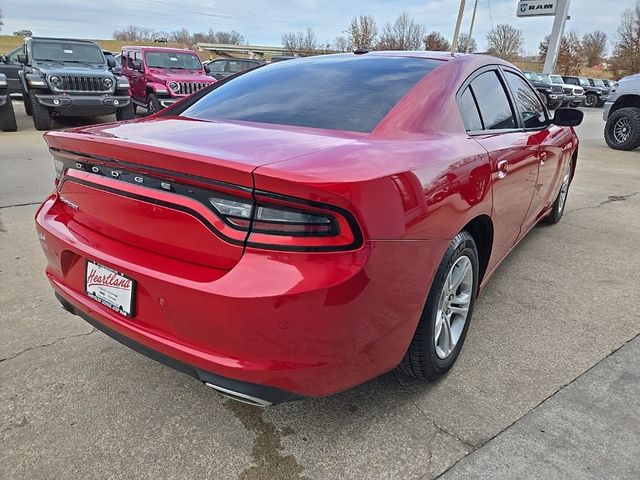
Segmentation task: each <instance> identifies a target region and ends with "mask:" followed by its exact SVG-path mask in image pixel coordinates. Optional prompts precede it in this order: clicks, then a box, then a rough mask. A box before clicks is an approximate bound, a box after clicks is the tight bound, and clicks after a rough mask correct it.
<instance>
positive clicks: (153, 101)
mask: <svg viewBox="0 0 640 480" xmlns="http://www.w3.org/2000/svg"><path fill="white" fill-rule="evenodd" d="M161 109H162V105H160V100H158V96H157V95H156V94H155V93H150V94H149V96H148V97H147V113H148V114H149V115H153V114H154V113H158V112H159V111H160V110H161Z"/></svg>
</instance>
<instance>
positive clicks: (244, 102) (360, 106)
mask: <svg viewBox="0 0 640 480" xmlns="http://www.w3.org/2000/svg"><path fill="white" fill-rule="evenodd" d="M440 64H441V63H440V62H439V61H437V60H425V59H420V58H404V57H375V56H369V57H367V56H354V55H350V56H346V55H345V56H342V55H341V56H325V57H313V58H306V59H299V60H290V61H288V62H278V63H276V64H273V65H268V66H266V67H262V68H259V69H257V70H253V71H251V72H248V73H246V74H244V75H241V76H239V77H236V78H234V79H232V80H230V81H228V82H226V83H222V84H220V85H219V86H218V87H216V88H214V89H213V90H212V91H210V92H209V93H208V94H207V95H205V96H204V97H202V98H201V99H200V100H198V101H197V102H196V103H194V104H193V105H192V106H191V107H189V108H187V109H186V110H185V111H184V112H183V113H182V115H183V116H186V117H190V118H197V119H202V120H243V121H251V122H263V123H274V124H279V125H295V126H300V127H313V128H325V129H332V130H350V131H357V132H370V131H372V130H373V129H374V128H375V126H376V125H377V124H378V123H380V121H381V120H382V119H383V118H384V116H385V115H386V114H387V113H388V112H389V110H391V108H393V106H394V105H395V104H396V103H397V102H398V100H400V98H402V97H403V96H404V95H405V94H406V93H407V92H408V91H409V90H410V89H411V87H413V86H414V85H416V83H418V82H419V81H420V80H421V79H422V78H423V77H424V76H425V75H426V74H428V73H429V72H431V71H432V70H433V69H434V68H436V67H437V66H438V65H440Z"/></svg>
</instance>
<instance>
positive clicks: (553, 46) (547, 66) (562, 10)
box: [542, 0, 571, 74]
mask: <svg viewBox="0 0 640 480" xmlns="http://www.w3.org/2000/svg"><path fill="white" fill-rule="evenodd" d="M570 1H571V0H558V6H557V7H556V17H555V19H554V21H553V29H552V30H551V36H550V37H549V46H548V48H547V58H546V59H545V61H544V69H543V70H542V72H543V73H546V74H552V73H553V72H554V70H555V68H556V62H557V61H558V55H559V54H560V44H561V43H562V37H563V35H564V27H565V25H566V23H567V17H568V16H569V3H570Z"/></svg>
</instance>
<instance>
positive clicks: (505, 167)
mask: <svg viewBox="0 0 640 480" xmlns="http://www.w3.org/2000/svg"><path fill="white" fill-rule="evenodd" d="M497 168H498V178H504V177H506V176H507V173H508V172H509V162H507V161H506V160H500V161H499V162H498V165H497Z"/></svg>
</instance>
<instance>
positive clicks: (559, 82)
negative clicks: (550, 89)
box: [549, 75, 564, 85]
mask: <svg viewBox="0 0 640 480" xmlns="http://www.w3.org/2000/svg"><path fill="white" fill-rule="evenodd" d="M549 78H550V79H551V82H552V83H555V84H556V85H562V84H563V83H564V80H562V77H561V76H560V75H549Z"/></svg>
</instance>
